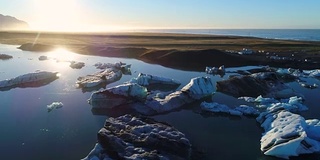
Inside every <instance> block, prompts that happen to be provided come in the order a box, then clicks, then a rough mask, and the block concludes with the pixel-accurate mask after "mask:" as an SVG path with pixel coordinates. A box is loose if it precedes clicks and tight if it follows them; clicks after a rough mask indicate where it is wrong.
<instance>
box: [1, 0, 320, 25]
mask: <svg viewBox="0 0 320 160" xmlns="http://www.w3.org/2000/svg"><path fill="white" fill-rule="evenodd" d="M0 13H1V14H5V15H12V16H15V17H17V18H19V19H22V20H25V21H27V22H29V24H30V25H31V27H33V28H36V29H53V30H54V29H55V28H56V29H57V30H64V29H67V30H68V29H75V28H76V29H78V30H81V29H89V28H91V29H102V30H103V29H104V28H107V29H108V28H109V29H112V28H222V29H223V28H317V29H320V0H0Z"/></svg>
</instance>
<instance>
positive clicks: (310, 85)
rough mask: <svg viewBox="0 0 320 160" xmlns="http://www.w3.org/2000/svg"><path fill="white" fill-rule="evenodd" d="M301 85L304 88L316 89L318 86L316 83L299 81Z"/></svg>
mask: <svg viewBox="0 0 320 160" xmlns="http://www.w3.org/2000/svg"><path fill="white" fill-rule="evenodd" d="M299 84H300V86H301V87H304V88H308V89H316V88H318V85H317V84H315V83H314V84H308V83H303V82H300V83H299Z"/></svg>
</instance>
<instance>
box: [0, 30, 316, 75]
mask: <svg viewBox="0 0 320 160" xmlns="http://www.w3.org/2000/svg"><path fill="white" fill-rule="evenodd" d="M0 43H3V44H13V45H22V46H21V47H20V49H22V50H29V51H50V50H53V49H55V48H61V47H63V48H67V49H69V50H71V51H74V52H76V53H79V54H85V55H96V56H107V57H121V58H135V59H139V60H142V61H145V62H148V63H155V64H160V65H163V66H166V67H171V68H176V69H182V70H194V71H203V70H204V68H205V67H206V66H220V65H225V66H226V67H237V66H245V65H269V66H274V67H291V68H301V69H315V68H320V42H311V41H292V40H274V39H262V38H253V37H239V36H212V35H192V34H167V33H37V32H0ZM23 44H24V45H23ZM242 48H249V49H252V50H254V51H256V52H257V53H255V54H252V55H239V54H237V53H232V52H237V51H240V50H242ZM259 50H260V51H264V52H262V53H258V51H259ZM270 57H280V59H277V60H275V59H272V58H270Z"/></svg>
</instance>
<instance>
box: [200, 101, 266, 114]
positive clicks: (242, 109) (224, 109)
mask: <svg viewBox="0 0 320 160" xmlns="http://www.w3.org/2000/svg"><path fill="white" fill-rule="evenodd" d="M200 106H201V109H202V110H204V111H207V112H212V113H226V114H230V115H235V116H242V115H246V116H258V115H259V113H260V112H259V111H258V110H257V109H255V108H253V107H250V106H247V105H240V106H238V107H236V108H234V109H231V108H230V107H228V106H227V105H224V104H219V103H216V102H211V103H208V102H202V103H201V104H200Z"/></svg>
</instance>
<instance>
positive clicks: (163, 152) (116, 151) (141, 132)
mask: <svg viewBox="0 0 320 160" xmlns="http://www.w3.org/2000/svg"><path fill="white" fill-rule="evenodd" d="M190 158H191V144H190V142H189V140H188V139H187V138H186V136H185V135H184V134H183V133H181V132H180V131H178V130H176V129H175V128H173V127H171V126H169V125H167V124H163V123H159V122H157V121H154V120H153V119H150V118H138V117H133V116H131V115H124V116H120V117H117V118H108V119H107V120H106V122H105V125H104V127H103V128H101V129H100V131H99V132H98V143H97V144H96V146H95V147H94V149H93V150H92V151H91V152H90V153H89V154H88V155H87V156H86V157H85V158H84V159H83V160H94V159H190Z"/></svg>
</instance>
